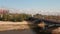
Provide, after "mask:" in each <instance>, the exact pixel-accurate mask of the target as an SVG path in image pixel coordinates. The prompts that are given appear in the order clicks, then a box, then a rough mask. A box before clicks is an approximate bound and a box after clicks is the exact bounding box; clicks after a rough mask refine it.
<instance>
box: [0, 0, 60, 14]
mask: <svg viewBox="0 0 60 34" xmlns="http://www.w3.org/2000/svg"><path fill="white" fill-rule="evenodd" d="M0 8H13V9H27V11H26V10H24V11H23V10H18V13H19V11H20V12H24V13H31V14H34V13H42V14H58V15H59V14H60V0H0ZM30 9H35V10H33V11H32V10H30ZM36 9H37V10H36ZM40 9H44V10H42V12H40ZM49 9H50V10H49ZM12 11H13V10H12ZM13 12H15V10H14V11H13Z"/></svg>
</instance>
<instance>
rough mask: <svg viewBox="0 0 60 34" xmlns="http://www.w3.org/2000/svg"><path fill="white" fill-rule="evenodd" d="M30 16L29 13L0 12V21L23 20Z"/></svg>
mask: <svg viewBox="0 0 60 34" xmlns="http://www.w3.org/2000/svg"><path fill="white" fill-rule="evenodd" d="M29 17H32V16H31V15H30V14H0V21H24V20H26V19H27V18H29Z"/></svg>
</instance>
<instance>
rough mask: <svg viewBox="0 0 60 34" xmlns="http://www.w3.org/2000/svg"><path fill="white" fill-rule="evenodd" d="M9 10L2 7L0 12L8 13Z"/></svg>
mask: <svg viewBox="0 0 60 34" xmlns="http://www.w3.org/2000/svg"><path fill="white" fill-rule="evenodd" d="M8 12H9V10H6V9H0V14H7V13H8Z"/></svg>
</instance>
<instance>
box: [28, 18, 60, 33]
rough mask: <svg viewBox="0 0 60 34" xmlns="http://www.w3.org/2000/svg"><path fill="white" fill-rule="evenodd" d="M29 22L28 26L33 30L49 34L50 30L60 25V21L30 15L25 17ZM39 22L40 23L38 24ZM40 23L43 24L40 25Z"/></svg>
mask: <svg viewBox="0 0 60 34" xmlns="http://www.w3.org/2000/svg"><path fill="white" fill-rule="evenodd" d="M27 20H28V21H29V22H30V23H32V24H31V25H30V27H31V28H32V30H34V31H35V32H37V33H40V34H41V33H42V32H43V33H44V32H45V33H46V32H47V33H46V34H51V32H52V30H54V29H56V28H58V27H60V21H55V20H46V19H38V18H34V17H30V18H28V19H27ZM39 24H40V25H39ZM41 24H43V26H42V27H41Z"/></svg>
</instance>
